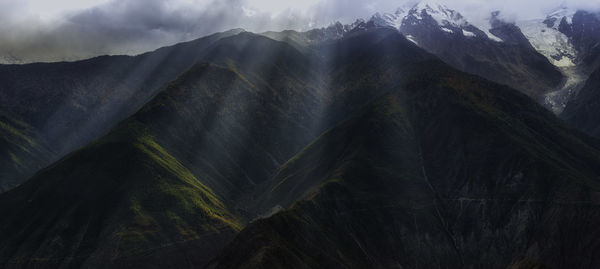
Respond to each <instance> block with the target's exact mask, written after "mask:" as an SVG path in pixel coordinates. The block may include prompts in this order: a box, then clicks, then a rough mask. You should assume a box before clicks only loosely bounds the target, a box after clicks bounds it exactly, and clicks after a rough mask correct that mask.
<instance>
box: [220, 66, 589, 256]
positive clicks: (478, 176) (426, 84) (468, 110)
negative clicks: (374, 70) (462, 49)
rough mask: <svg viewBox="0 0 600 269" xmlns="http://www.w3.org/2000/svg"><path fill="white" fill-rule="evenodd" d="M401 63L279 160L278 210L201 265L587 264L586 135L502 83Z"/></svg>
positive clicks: (273, 185)
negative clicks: (369, 96) (357, 103)
mask: <svg viewBox="0 0 600 269" xmlns="http://www.w3.org/2000/svg"><path fill="white" fill-rule="evenodd" d="M412 68H413V70H415V72H416V74H415V75H414V76H413V79H410V80H409V81H407V82H406V83H403V84H401V85H398V86H397V87H391V88H389V89H388V91H387V93H386V94H383V95H381V96H380V97H379V98H377V99H375V100H374V101H373V102H372V103H371V104H370V105H367V106H366V107H365V108H364V109H363V110H362V111H361V112H359V113H357V114H356V115H355V116H354V117H351V118H349V119H348V120H347V121H345V122H343V123H342V124H340V125H337V126H336V127H334V128H332V129H331V130H329V131H328V132H326V133H325V134H323V135H322V136H321V137H319V138H318V139H316V140H315V141H314V142H312V143H311V144H310V145H309V146H308V147H306V148H305V149H304V150H303V151H302V152H301V153H300V154H298V155H297V156H295V157H293V158H291V159H290V160H289V161H288V162H287V163H286V164H285V165H283V166H282V167H281V168H280V169H279V170H278V172H277V173H276V174H275V175H274V176H273V177H272V178H271V180H270V182H269V184H267V187H265V188H264V193H263V197H267V200H266V201H265V202H264V203H266V205H268V206H273V207H275V208H285V209H286V210H285V211H283V212H281V213H278V214H275V215H274V216H272V217H269V218H266V219H262V220H257V221H256V222H253V223H251V224H249V225H248V226H247V227H246V228H245V229H244V230H243V231H242V232H241V233H240V234H239V235H238V236H237V237H236V239H235V240H234V241H233V242H232V243H230V244H229V245H228V246H227V247H226V249H225V250H224V251H223V252H222V253H221V254H220V255H219V256H218V257H217V258H216V259H215V260H214V261H213V262H212V263H211V265H210V266H209V268H509V267H510V266H511V265H515V266H517V267H516V268H539V266H544V265H545V266H549V267H550V268H590V267H591V268H593V267H597V266H598V265H599V264H600V260H599V259H597V257H598V252H597V248H594V247H590V246H597V245H598V244H599V243H600V242H598V239H597V237H595V236H589V235H590V234H595V233H597V232H598V228H597V227H596V226H595V225H594V223H598V221H600V210H599V209H598V207H597V201H596V200H595V198H594V196H595V192H596V191H597V190H598V189H599V188H600V181H599V178H598V176H599V175H600V151H599V146H598V145H599V144H598V141H597V140H593V139H591V138H589V137H587V136H585V135H583V134H581V133H578V132H576V131H572V130H571V129H570V128H568V127H565V126H564V124H563V123H561V122H560V121H559V120H557V119H556V118H555V117H554V116H553V115H551V113H550V112H548V111H546V110H545V109H543V108H542V107H540V106H538V105H536V104H535V102H534V101H532V100H530V99H528V98H527V97H526V96H524V95H522V94H519V93H517V92H516V91H514V90H511V89H509V88H506V87H503V86H499V85H497V84H493V83H490V82H487V81H484V80H482V79H479V78H477V77H473V76H468V75H465V74H463V73H460V72H457V71H455V70H452V69H450V68H448V67H447V66H444V65H442V64H439V63H438V62H430V63H423V64H420V65H415V66H413V67H412ZM263 206H264V205H263ZM564 246H569V248H568V249H565V248H564ZM519 266H521V267H519ZM536 266H537V267H536Z"/></svg>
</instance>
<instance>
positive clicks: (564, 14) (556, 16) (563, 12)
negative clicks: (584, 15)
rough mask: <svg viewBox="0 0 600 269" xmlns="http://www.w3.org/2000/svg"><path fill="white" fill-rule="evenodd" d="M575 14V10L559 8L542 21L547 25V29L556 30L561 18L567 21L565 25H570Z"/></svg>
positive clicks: (564, 7)
mask: <svg viewBox="0 0 600 269" xmlns="http://www.w3.org/2000/svg"><path fill="white" fill-rule="evenodd" d="M575 12H576V10H574V9H570V8H568V7H566V6H561V7H559V8H557V9H555V10H553V11H552V12H550V13H549V14H548V16H546V20H544V22H545V23H547V25H548V27H552V28H557V27H558V23H560V21H561V20H562V19H563V18H565V19H566V20H567V23H569V24H572V23H573V16H574V15H575ZM550 23H552V25H549V24H550Z"/></svg>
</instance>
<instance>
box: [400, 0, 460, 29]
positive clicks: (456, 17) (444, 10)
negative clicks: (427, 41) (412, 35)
mask: <svg viewBox="0 0 600 269" xmlns="http://www.w3.org/2000/svg"><path fill="white" fill-rule="evenodd" d="M424 13H426V14H428V15H429V16H431V17H432V18H433V19H434V20H435V21H436V22H437V23H438V25H440V26H444V25H453V26H457V27H460V26H463V25H466V24H468V22H467V20H466V19H465V18H464V17H463V16H462V15H461V14H460V13H458V12H457V11H455V10H452V9H450V8H448V7H447V6H446V5H443V4H440V3H437V2H434V1H421V2H419V3H417V4H416V5H415V6H414V7H413V8H412V9H411V10H410V11H409V12H408V15H409V16H414V17H415V18H417V19H421V16H422V15H423V14H424Z"/></svg>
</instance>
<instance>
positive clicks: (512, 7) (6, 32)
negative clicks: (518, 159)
mask: <svg viewBox="0 0 600 269" xmlns="http://www.w3.org/2000/svg"><path fill="white" fill-rule="evenodd" d="M412 2H415V0H372V1H365V0H293V1H284V0H53V1H49V0H0V61H7V60H10V59H12V58H16V59H20V60H24V61H26V62H32V61H55V60H64V59H67V60H73V59H82V58H88V57H92V56H96V55H102V54H137V53H141V52H144V51H148V50H153V49H156V48H158V47H161V46H164V45H170V44H174V43H177V42H181V41H186V40H191V39H195V38H198V37H201V36H204V35H207V34H210V33H214V32H218V31H224V30H228V29H232V28H244V29H246V30H248V31H253V32H262V31H267V30H283V29H296V30H306V29H310V28H314V27H322V26H326V25H328V24H330V23H332V22H335V21H341V22H343V23H349V22H352V21H354V20H356V19H357V18H368V17H370V16H371V15H372V14H373V13H375V12H393V11H394V10H395V9H396V8H398V7H400V6H405V5H407V4H410V3H412ZM432 2H434V1H432ZM435 2H440V3H444V4H446V5H447V6H448V7H450V8H453V9H456V10H458V11H460V12H461V13H463V15H465V16H466V17H467V18H471V17H472V18H474V19H475V18H478V19H479V18H481V17H482V16H487V14H489V13H490V12H491V11H493V10H501V11H502V12H503V14H504V16H506V17H507V18H511V19H514V20H516V19H530V18H537V17H543V14H545V13H547V12H549V11H551V10H552V9H555V8H556V7H558V6H560V5H561V4H562V5H566V6H569V7H571V8H582V9H598V8H600V0H568V1H565V0H501V1H498V0H493V1H491V0H462V1H461V0H440V1H435Z"/></svg>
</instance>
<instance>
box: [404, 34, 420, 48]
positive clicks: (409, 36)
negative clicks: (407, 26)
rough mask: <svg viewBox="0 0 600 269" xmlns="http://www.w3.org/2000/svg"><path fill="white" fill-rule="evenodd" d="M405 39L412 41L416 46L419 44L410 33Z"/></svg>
mask: <svg viewBox="0 0 600 269" xmlns="http://www.w3.org/2000/svg"><path fill="white" fill-rule="evenodd" d="M406 39H408V41H410V42H413V43H414V44H415V45H417V46H418V45H419V43H418V42H417V40H416V39H415V37H414V36H412V35H407V36H406Z"/></svg>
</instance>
